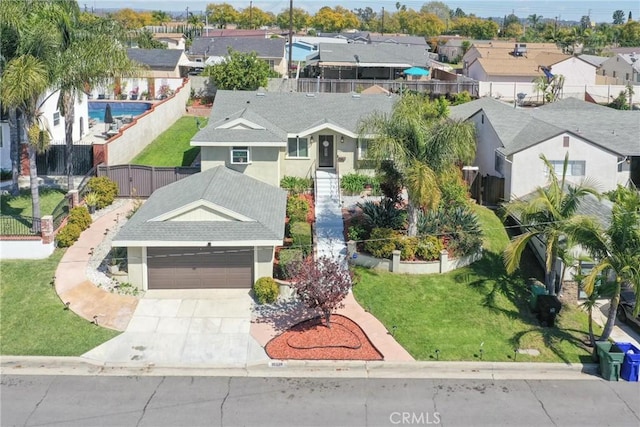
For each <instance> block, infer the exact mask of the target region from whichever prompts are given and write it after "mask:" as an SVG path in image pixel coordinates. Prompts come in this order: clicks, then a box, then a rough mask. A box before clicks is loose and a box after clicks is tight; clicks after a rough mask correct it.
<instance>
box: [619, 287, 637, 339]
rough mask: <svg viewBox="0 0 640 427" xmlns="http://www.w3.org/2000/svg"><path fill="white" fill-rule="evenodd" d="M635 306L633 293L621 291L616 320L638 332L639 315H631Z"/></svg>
mask: <svg viewBox="0 0 640 427" xmlns="http://www.w3.org/2000/svg"><path fill="white" fill-rule="evenodd" d="M635 304H636V295H635V293H634V292H633V291H628V290H626V291H622V292H621V293H620V303H618V319H619V320H620V321H621V322H624V323H626V324H628V325H630V326H632V327H633V328H635V329H636V330H637V331H638V332H640V314H638V315H637V316H634V315H633V309H634V307H635Z"/></svg>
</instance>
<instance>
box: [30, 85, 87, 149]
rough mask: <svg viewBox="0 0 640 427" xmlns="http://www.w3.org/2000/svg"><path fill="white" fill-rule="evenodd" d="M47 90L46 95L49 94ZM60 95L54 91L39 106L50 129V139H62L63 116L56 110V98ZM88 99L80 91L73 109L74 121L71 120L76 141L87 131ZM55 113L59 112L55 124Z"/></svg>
mask: <svg viewBox="0 0 640 427" xmlns="http://www.w3.org/2000/svg"><path fill="white" fill-rule="evenodd" d="M50 93H51V92H49V93H48V94H47V96H48V95H49V94H50ZM59 97H60V94H59V92H55V93H54V94H53V95H51V96H50V97H49V98H47V99H46V101H45V102H44V104H42V107H41V108H40V110H41V112H42V115H43V117H44V118H45V119H46V121H47V123H48V125H49V130H50V131H51V139H52V141H64V139H65V134H64V124H65V122H64V117H63V115H62V113H61V112H60V111H59V110H58V106H57V103H58V98H59ZM87 101H88V99H87V96H86V95H85V94H84V93H81V94H80V96H79V97H78V98H77V99H76V102H75V109H74V122H73V140H74V141H78V140H79V139H81V138H82V137H83V136H85V135H87V134H88V133H89V105H88V103H87ZM55 113H59V114H60V120H59V123H58V124H57V125H56V124H55V120H54V115H55ZM81 121H82V122H83V128H84V129H83V133H82V135H81V134H80V122H81Z"/></svg>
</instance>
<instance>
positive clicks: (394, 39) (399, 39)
mask: <svg viewBox="0 0 640 427" xmlns="http://www.w3.org/2000/svg"><path fill="white" fill-rule="evenodd" d="M381 43H391V44H401V45H405V46H419V47H421V48H423V49H428V50H431V46H429V44H428V43H427V40H426V39H425V38H424V37H422V36H408V35H406V34H371V33H370V34H369V44H381Z"/></svg>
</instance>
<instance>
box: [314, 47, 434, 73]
mask: <svg viewBox="0 0 640 427" xmlns="http://www.w3.org/2000/svg"><path fill="white" fill-rule="evenodd" d="M432 62H433V60H432V59H431V58H430V57H429V51H428V50H427V49H425V48H424V47H422V46H404V45H396V44H392V43H381V44H378V45H371V44H355V43H354V44H325V43H320V45H319V46H318V51H317V52H314V53H313V54H311V55H309V57H308V58H307V75H308V76H313V77H317V76H320V77H321V78H323V79H356V78H357V79H382V80H394V79H396V78H398V77H400V76H401V73H402V72H403V71H404V70H405V69H407V68H411V67H422V68H430V67H431V64H432Z"/></svg>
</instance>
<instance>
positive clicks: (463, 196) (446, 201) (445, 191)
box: [440, 171, 469, 209]
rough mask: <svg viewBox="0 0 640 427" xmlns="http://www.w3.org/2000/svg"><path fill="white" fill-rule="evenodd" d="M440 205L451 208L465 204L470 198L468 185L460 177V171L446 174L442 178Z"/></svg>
mask: <svg viewBox="0 0 640 427" xmlns="http://www.w3.org/2000/svg"><path fill="white" fill-rule="evenodd" d="M440 193H441V194H442V196H441V198H440V206H441V207H442V208H443V209H450V207H451V206H463V205H465V204H467V202H468V200H469V192H468V191H467V185H466V184H465V183H464V181H463V180H462V178H461V177H460V173H459V172H458V171H456V173H449V174H444V176H442V177H441V178H440Z"/></svg>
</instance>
